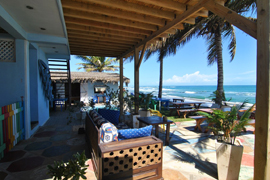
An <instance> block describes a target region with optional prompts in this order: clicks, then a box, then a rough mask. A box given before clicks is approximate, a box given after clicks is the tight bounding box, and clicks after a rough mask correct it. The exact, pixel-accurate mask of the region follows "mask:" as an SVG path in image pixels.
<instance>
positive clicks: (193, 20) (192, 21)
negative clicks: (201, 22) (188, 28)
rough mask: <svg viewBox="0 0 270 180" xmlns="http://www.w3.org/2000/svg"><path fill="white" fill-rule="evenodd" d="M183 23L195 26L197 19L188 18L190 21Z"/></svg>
mask: <svg viewBox="0 0 270 180" xmlns="http://www.w3.org/2000/svg"><path fill="white" fill-rule="evenodd" d="M183 22H184V23H188V24H195V18H188V19H186V20H184V21H183Z"/></svg>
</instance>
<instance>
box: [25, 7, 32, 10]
mask: <svg viewBox="0 0 270 180" xmlns="http://www.w3.org/2000/svg"><path fill="white" fill-rule="evenodd" d="M26 8H27V9H31V10H32V9H34V8H33V7H32V6H26Z"/></svg>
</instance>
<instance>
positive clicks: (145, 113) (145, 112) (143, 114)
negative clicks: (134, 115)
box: [139, 110, 151, 117]
mask: <svg viewBox="0 0 270 180" xmlns="http://www.w3.org/2000/svg"><path fill="white" fill-rule="evenodd" d="M139 115H140V117H148V116H151V114H150V111H149V110H139Z"/></svg>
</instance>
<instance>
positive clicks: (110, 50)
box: [71, 48, 123, 53]
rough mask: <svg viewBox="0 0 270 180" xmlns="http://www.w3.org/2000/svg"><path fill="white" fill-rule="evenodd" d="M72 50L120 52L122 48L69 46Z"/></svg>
mask: <svg viewBox="0 0 270 180" xmlns="http://www.w3.org/2000/svg"><path fill="white" fill-rule="evenodd" d="M71 50H74V51H93V52H113V53H121V52H123V50H113V49H106V48H96V49H94V48H71Z"/></svg>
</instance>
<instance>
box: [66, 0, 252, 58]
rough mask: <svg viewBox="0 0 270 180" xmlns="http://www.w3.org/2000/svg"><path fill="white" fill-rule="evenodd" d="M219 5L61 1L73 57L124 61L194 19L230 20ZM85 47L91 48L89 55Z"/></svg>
mask: <svg viewBox="0 0 270 180" xmlns="http://www.w3.org/2000/svg"><path fill="white" fill-rule="evenodd" d="M222 3H224V1H223V0H189V1H186V0H62V7H63V12H64V17H65V22H66V28H67V33H68V39H69V42H70V43H69V44H70V50H71V52H72V53H80V51H81V53H80V54H82V53H83V54H85V53H88V55H90V56H91V55H92V54H91V53H95V55H97V54H98V53H100V55H99V56H107V55H113V56H114V57H115V56H117V57H118V58H121V57H122V58H126V57H128V56H130V55H132V54H133V52H134V49H135V48H136V49H138V50H142V49H143V46H144V44H147V46H146V47H145V48H147V47H148V46H150V45H151V44H155V43H156V42H158V41H161V40H163V39H164V38H167V37H168V36H170V34H174V33H175V32H176V30H182V29H183V28H184V26H183V24H184V23H188V24H194V23H195V18H196V17H198V16H201V17H207V15H208V10H211V11H212V12H214V13H218V15H220V16H221V17H222V16H225V15H226V16H229V13H230V12H229V11H228V10H227V9H226V8H225V7H224V6H223V5H222ZM219 6H222V7H219ZM224 8H225V9H224ZM207 9H208V10H207ZM232 14H233V13H232ZM231 16H232V17H231V19H232V21H233V22H237V23H239V24H241V23H242V19H241V18H240V19H239V18H238V17H237V18H235V15H234V14H233V15H231ZM248 23H249V22H246V21H245V20H243V23H242V24H243V25H240V26H241V27H244V28H246V27H245V26H246V25H247V24H248ZM250 24H252V28H251V29H250V30H249V31H253V34H254V27H256V25H255V26H254V23H250ZM237 27H238V26H237ZM253 37H254V36H253ZM84 46H88V47H91V51H88V49H86V48H84ZM102 50H104V51H102ZM106 50H108V53H106V52H105V51H106ZM111 50H114V52H111Z"/></svg>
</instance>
